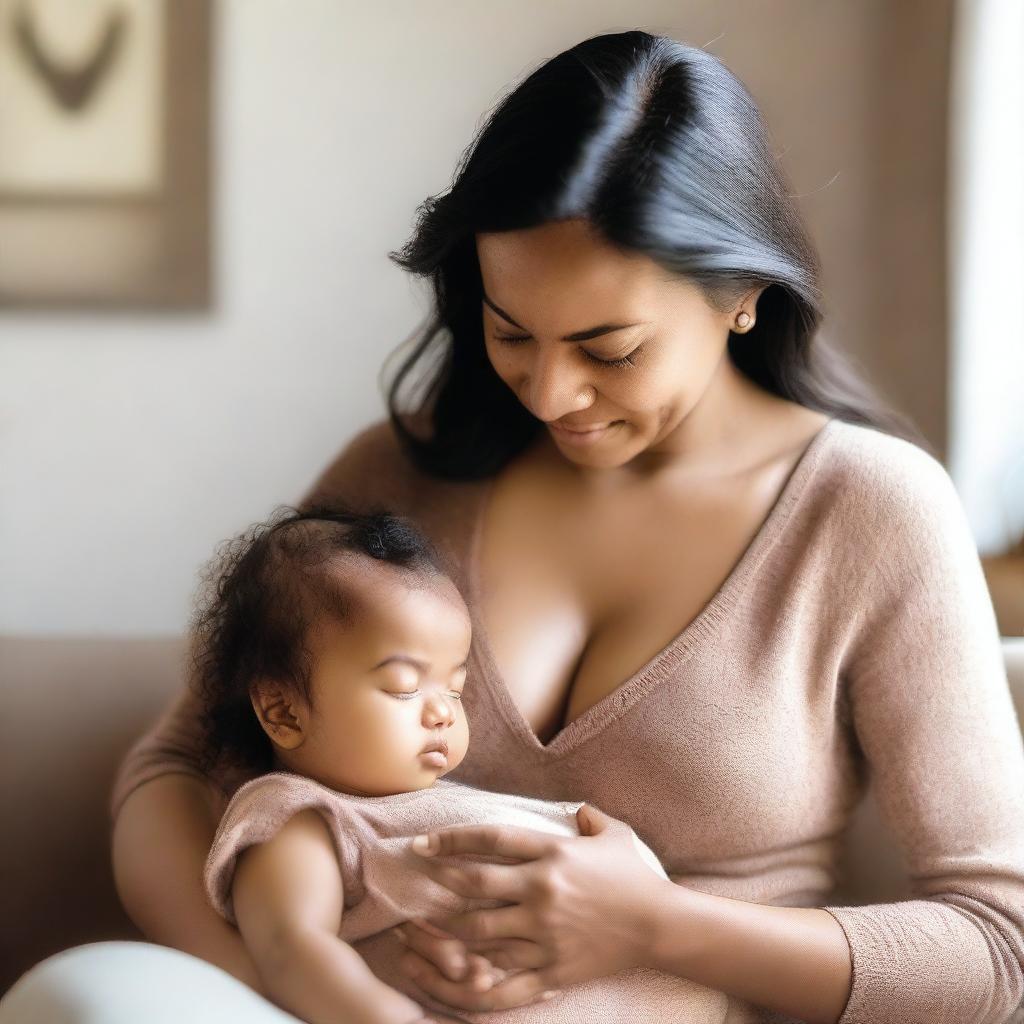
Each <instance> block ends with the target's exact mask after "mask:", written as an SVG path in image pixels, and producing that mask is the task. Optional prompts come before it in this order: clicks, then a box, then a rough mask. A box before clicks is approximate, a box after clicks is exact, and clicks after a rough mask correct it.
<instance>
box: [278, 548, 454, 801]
mask: <svg viewBox="0 0 1024 1024" xmlns="http://www.w3.org/2000/svg"><path fill="white" fill-rule="evenodd" d="M364 566H365V567H366V569H367V571H365V572H360V573H359V574H357V575H358V576H359V581H358V583H357V585H356V587H355V590H354V598H355V599H354V601H353V602H352V604H353V607H352V608H351V611H350V613H349V614H348V616H347V621H346V622H345V623H344V624H338V623H337V622H335V621H333V620H331V619H330V618H326V617H325V619H324V620H323V621H322V622H321V623H320V624H319V625H318V626H317V627H316V628H315V630H314V632H313V634H312V635H311V636H310V638H309V647H310V650H311V652H312V654H313V667H312V691H313V698H314V701H315V706H314V708H313V710H312V712H310V711H309V709H307V708H305V707H302V706H294V705H293V711H294V713H295V714H296V716H297V717H298V718H299V719H300V721H301V724H302V736H301V742H299V743H298V745H296V746H294V747H291V748H290V749H283V748H282V747H281V746H280V745H277V746H276V754H277V760H278V762H279V764H280V765H281V766H283V767H285V768H288V769H289V770H292V771H296V772H298V773H300V774H302V775H305V776H307V777H309V778H313V779H316V780H317V781H319V782H321V783H323V784H324V785H326V786H329V787H330V788H332V789H336V790H338V791H340V792H345V793H354V794H357V795H363V796H384V795H388V794H392V793H406V792H410V791H411V790H415V789H424V788H426V787H427V786H430V785H432V784H433V783H434V782H435V781H436V779H437V778H438V777H439V776H441V775H444V774H445V773H446V772H449V771H451V770H452V769H453V768H455V767H456V765H458V764H459V763H460V762H461V761H462V759H463V757H465V754H466V746H467V744H468V742H469V727H468V724H467V722H466V715H465V712H464V710H463V707H462V701H461V694H462V688H463V686H464V685H465V681H466V659H467V658H468V657H469V646H470V638H471V626H470V619H469V613H468V611H467V609H466V605H465V602H464V601H463V600H462V596H461V595H460V594H459V592H458V589H457V588H456V587H455V585H454V584H453V583H452V582H451V580H449V579H447V578H446V577H444V576H440V575H438V576H434V577H432V576H424V575H422V574H410V573H408V572H406V571H404V570H401V569H398V568H396V567H394V566H391V565H389V564H387V563H381V562H375V561H374V560H372V559H369V558H366V559H361V560H360V569H363V568H364ZM437 741H441V742H442V743H443V744H445V745H446V746H447V752H446V756H441V755H439V754H437V753H434V754H426V753H424V748H425V747H427V746H430V745H431V744H434V743H436V742H437Z"/></svg>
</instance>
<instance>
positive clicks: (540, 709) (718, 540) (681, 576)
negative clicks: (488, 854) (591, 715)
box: [474, 461, 792, 744]
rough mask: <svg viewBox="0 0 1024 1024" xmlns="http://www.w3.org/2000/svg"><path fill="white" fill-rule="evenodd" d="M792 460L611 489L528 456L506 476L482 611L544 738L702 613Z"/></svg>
mask: <svg viewBox="0 0 1024 1024" xmlns="http://www.w3.org/2000/svg"><path fill="white" fill-rule="evenodd" d="M791 468H792V466H791V463H787V462H785V461H783V462H781V463H779V464H778V465H776V466H774V467H769V468H767V469H766V470H763V471H761V472H757V473H751V474H745V475H742V476H733V477H722V478H718V479H716V480H705V481H703V482H697V481H693V482H689V483H687V482H686V481H682V480H679V481H675V482H673V481H663V482H661V483H660V485H658V486H654V485H652V486H644V487H632V488H629V489H628V490H624V491H622V492H619V493H612V492H608V493H602V494H595V493H592V492H591V493H587V492H585V491H581V490H580V489H578V488H576V487H573V486H564V485H560V484H559V483H557V482H556V481H555V480H553V479H552V478H551V477H550V475H547V474H545V473H543V472H534V471H531V470H530V468H529V467H525V468H522V469H518V470H516V471H514V472H508V473H506V474H505V475H504V476H503V477H502V478H499V480H498V481H497V482H496V483H495V485H494V487H493V489H492V492H491V494H490V496H489V500H488V501H487V503H486V504H485V506H484V508H483V510H482V515H481V520H480V523H479V524H478V530H479V534H478V545H477V552H476V564H475V566H474V569H475V574H476V577H477V580H478V584H477V601H478V608H477V613H478V618H479V620H480V622H481V624H482V627H483V630H484V632H485V634H486V638H487V643H488V645H489V648H490V654H491V657H492V659H493V663H494V668H495V671H496V674H497V676H498V678H499V679H500V682H501V684H502V685H503V686H504V687H505V688H506V690H507V692H508V695H509V697H510V698H511V700H512V702H513V703H514V705H515V706H516V707H517V708H518V710H519V713H520V714H521V716H522V718H523V719H524V721H525V723H526V724H527V725H528V726H529V728H530V729H531V731H532V732H533V733H534V734H535V735H536V736H537V738H538V739H539V741H540V742H541V743H544V744H546V743H548V742H549V741H550V740H551V739H552V738H553V736H554V735H555V734H557V733H558V732H559V731H560V730H561V729H563V728H564V727H565V726H566V725H567V724H569V723H571V722H573V721H575V720H576V719H577V718H579V717H580V716H581V715H583V714H584V713H585V712H586V711H587V710H588V709H590V708H593V707H594V706H595V705H597V704H599V703H600V702H601V701H602V700H604V699H605V698H606V697H607V696H608V695H609V694H610V693H612V691H614V690H616V689H617V688H618V687H619V686H620V685H621V684H622V683H623V682H625V681H626V680H629V679H630V678H631V677H632V676H634V675H635V674H636V673H637V672H638V671H639V670H640V669H641V668H643V666H644V665H645V664H647V663H648V662H649V661H650V660H651V659H652V658H653V657H655V656H656V655H657V654H658V653H659V652H660V651H662V650H663V649H664V648H665V647H666V645H668V644H669V643H671V642H672V641H673V639H674V638H676V637H677V636H679V635H680V634H681V633H682V632H683V631H684V630H685V629H686V628H687V627H689V625H690V624H691V623H693V621H694V620H695V619H696V618H697V617H698V616H699V615H700V614H701V612H702V610H703V609H705V608H706V607H707V606H708V605H709V603H710V602H711V601H712V600H713V599H714V597H715V595H716V594H718V593H719V592H720V590H721V589H722V587H723V584H724V583H725V581H726V580H727V579H728V577H729V576H730V574H731V573H732V572H733V570H734V568H735V566H736V565H737V563H738V562H739V561H740V559H741V558H742V556H743V554H744V552H745V551H746V550H747V548H748V547H749V545H750V544H751V542H752V540H753V538H754V537H755V535H756V534H757V532H758V530H759V528H760V527H761V525H762V523H763V522H764V519H765V517H766V515H767V514H768V512H769V510H770V508H771V506H772V504H773V503H774V501H775V500H776V499H777V497H778V493H779V491H780V489H781V487H782V486H783V483H784V481H785V478H786V475H787V474H788V472H789V470H790V469H791Z"/></svg>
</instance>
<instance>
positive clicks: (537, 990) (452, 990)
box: [402, 954, 558, 1011]
mask: <svg viewBox="0 0 1024 1024" xmlns="http://www.w3.org/2000/svg"><path fill="white" fill-rule="evenodd" d="M410 955H411V954H405V955H404V956H403V961H404V960H405V957H406V956H410ZM402 966H403V969H405V967H406V965H405V963H404V962H403V965H402ZM406 973H408V974H409V976H410V977H411V978H412V980H413V983H414V984H415V985H416V986H417V987H418V988H420V989H421V990H422V991H424V992H426V993H427V994H428V995H430V996H431V997H432V998H434V999H437V1000H439V1001H440V1002H443V1003H447V1004H448V1005H449V1006H456V1007H459V1008H460V1009H463V1010H482V1011H485V1010H505V1009H508V1008H510V1007H513V1006H523V1005H525V1004H526V1003H531V1002H537V1001H539V1000H541V999H543V998H545V996H547V993H548V992H553V994H557V987H558V986H557V981H556V980H555V979H554V977H553V975H552V974H550V973H549V972H548V971H547V970H546V969H541V970H539V971H519V972H517V973H510V974H508V975H506V976H505V977H504V978H503V979H502V980H501V981H499V982H497V984H495V985H494V986H493V987H491V988H489V989H487V990H485V991H475V990H474V989H473V988H472V987H471V986H469V985H467V984H466V982H456V981H449V980H448V979H447V978H446V977H445V976H444V975H443V974H441V973H440V972H439V971H437V970H435V969H434V968H433V967H432V966H431V965H430V964H427V963H425V962H424V963H422V964H416V965H415V966H414V967H412V968H411V969H410V970H409V971H407V972H406ZM548 998H550V996H548Z"/></svg>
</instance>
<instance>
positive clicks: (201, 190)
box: [0, 0, 212, 309]
mask: <svg viewBox="0 0 1024 1024" xmlns="http://www.w3.org/2000/svg"><path fill="white" fill-rule="evenodd" d="M211 20H212V19H211V10H210V2H209V0H0V308H23V309H32V308H36V309H53V308H59V307H66V308H97V309H102V308H108V309H115V308H116V309H122V308H146V307H162V308H170V309H203V308H208V307H209V305H210V303H211V298H212V281H211V266H212V259H211V243H212V239H211V218H210V206H211V191H212V190H211V155H210V77H211V70H212V68H211V63H212V40H211V34H210V30H211Z"/></svg>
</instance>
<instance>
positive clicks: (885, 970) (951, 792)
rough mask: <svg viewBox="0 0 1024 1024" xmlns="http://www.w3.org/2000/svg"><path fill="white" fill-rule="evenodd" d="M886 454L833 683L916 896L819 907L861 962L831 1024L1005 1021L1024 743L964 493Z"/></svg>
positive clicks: (869, 506)
mask: <svg viewBox="0 0 1024 1024" xmlns="http://www.w3.org/2000/svg"><path fill="white" fill-rule="evenodd" d="M892 450H893V451H894V452H896V453H897V455H898V456H899V457H898V458H896V459H893V460H891V461H890V460H881V461H882V462H884V463H885V465H879V466H877V467H875V471H874V475H873V477H872V479H870V480H868V481H867V483H868V485H869V486H868V487H866V488H865V489H864V491H863V500H862V501H861V502H860V504H861V505H862V506H863V514H859V515H858V516H856V517H853V518H852V519H851V520H850V521H849V523H848V530H849V531H850V533H849V536H850V537H851V539H853V540H855V541H856V543H857V545H858V546H859V547H860V548H861V549H862V550H865V551H869V552H870V553H871V556H872V557H870V558H868V559H867V560H866V562H867V568H866V571H865V575H864V577H863V589H862V595H861V601H860V613H859V616H858V620H857V624H856V627H855V629H854V630H853V631H852V634H851V641H850V643H849V645H848V648H847V650H846V656H845V658H844V664H843V671H842V675H841V679H840V683H841V685H842V686H844V687H846V691H847V692H846V696H847V697H848V700H849V706H850V709H851V721H852V726H851V727H852V729H853V730H854V731H855V734H856V743H857V745H858V746H859V749H860V752H861V753H862V754H863V757H864V759H865V762H866V765H867V768H868V773H869V778H870V783H871V785H872V786H873V788H874V792H875V795H876V798H877V802H878V806H879V811H880V814H881V816H882V818H883V820H884V822H885V823H886V824H887V826H888V827H889V829H890V830H891V831H892V833H893V835H894V837H895V839H896V841H897V843H898V846H899V848H900V851H901V853H902V857H903V861H904V865H905V867H906V870H907V872H908V875H909V879H910V884H911V889H910V892H911V895H912V898H911V899H908V900H905V901H901V902H896V903H888V904H871V905H867V906H856V907H853V906H850V907H839V906H828V907H825V908H824V909H825V910H826V911H828V913H830V914H831V915H832V916H833V917H834V918H835V919H836V920H837V921H838V922H839V924H840V925H841V926H842V928H843V930H844V932H845V933H846V937H847V939H848V941H849V944H850V948H851V952H852V963H853V984H852V990H851V992H850V996H849V999H848V1001H847V1005H846V1007H845V1009H844V1011H843V1014H842V1016H841V1017H840V1019H839V1022H838V1024H1005V1022H1006V1021H1008V1019H1009V1018H1010V1017H1011V1015H1012V1014H1013V1013H1014V1010H1015V1009H1016V1008H1017V1007H1018V1006H1019V1005H1020V1003H1021V1000H1022V997H1024V748H1022V742H1021V733H1020V728H1019V725H1018V722H1017V717H1016V712H1015V710H1014V707H1013V702H1012V698H1011V694H1010V690H1009V686H1008V682H1007V677H1006V670H1005V665H1004V662H1003V657H1002V651H1001V645H1000V638H999V632H998V627H997V625H996V620H995V614H994V611H993V608H992V602H991V598H990V596H989V593H988V590H987V588H986V584H985V580H984V576H983V574H982V570H981V564H980V559H979V557H978V552H977V548H976V546H975V544H974V540H973V537H972V535H971V532H970V528H969V525H968V522H967V517H966V515H965V513H964V511H963V506H962V505H961V503H960V500H959V497H958V495H957V493H956V491H955V489H954V487H953V483H952V481H951V479H950V478H949V476H948V474H947V473H946V470H945V469H944V467H943V466H942V465H941V463H939V462H938V461H937V460H935V459H933V458H932V457H931V456H930V455H928V454H927V453H925V452H923V451H922V450H921V449H920V448H917V447H915V446H912V445H910V444H908V443H906V442H894V443H893V446H892Z"/></svg>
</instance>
